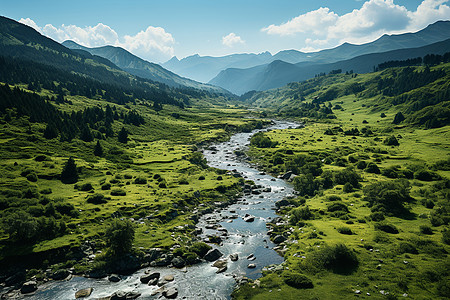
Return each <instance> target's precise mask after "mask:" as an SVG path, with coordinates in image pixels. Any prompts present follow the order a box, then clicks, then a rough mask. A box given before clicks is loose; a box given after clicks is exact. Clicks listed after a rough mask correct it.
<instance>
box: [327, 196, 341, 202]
mask: <svg viewBox="0 0 450 300" xmlns="http://www.w3.org/2000/svg"><path fill="white" fill-rule="evenodd" d="M340 200H342V199H341V197H339V196H338V195H330V196H328V201H340Z"/></svg>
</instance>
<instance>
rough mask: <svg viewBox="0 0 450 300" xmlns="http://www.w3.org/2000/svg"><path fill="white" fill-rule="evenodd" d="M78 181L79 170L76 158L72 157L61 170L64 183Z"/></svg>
mask: <svg viewBox="0 0 450 300" xmlns="http://www.w3.org/2000/svg"><path fill="white" fill-rule="evenodd" d="M77 181H78V170H77V165H76V164H75V160H74V159H73V158H72V157H70V158H69V159H68V160H67V162H66V164H65V165H64V168H63V170H62V172H61V182H62V183H75V182H77Z"/></svg>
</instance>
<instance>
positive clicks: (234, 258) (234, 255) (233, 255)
mask: <svg viewBox="0 0 450 300" xmlns="http://www.w3.org/2000/svg"><path fill="white" fill-rule="evenodd" d="M230 259H231V261H237V260H238V259H239V255H238V254H237V253H233V254H230Z"/></svg>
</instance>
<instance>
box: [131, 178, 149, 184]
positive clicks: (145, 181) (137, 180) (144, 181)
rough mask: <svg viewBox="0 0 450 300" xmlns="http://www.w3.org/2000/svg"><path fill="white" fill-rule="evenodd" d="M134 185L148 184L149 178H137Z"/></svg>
mask: <svg viewBox="0 0 450 300" xmlns="http://www.w3.org/2000/svg"><path fill="white" fill-rule="evenodd" d="M134 183H135V184H147V178H144V177H137V178H136V179H135V180H134Z"/></svg>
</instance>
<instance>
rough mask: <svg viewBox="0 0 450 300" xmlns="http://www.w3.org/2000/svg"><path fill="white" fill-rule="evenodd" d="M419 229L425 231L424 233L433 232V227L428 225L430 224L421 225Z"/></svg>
mask: <svg viewBox="0 0 450 300" xmlns="http://www.w3.org/2000/svg"><path fill="white" fill-rule="evenodd" d="M419 229H420V233H423V234H433V229H431V227H430V226H428V225H421V226H420V227H419Z"/></svg>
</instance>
